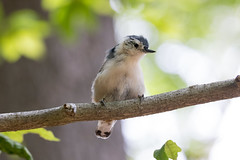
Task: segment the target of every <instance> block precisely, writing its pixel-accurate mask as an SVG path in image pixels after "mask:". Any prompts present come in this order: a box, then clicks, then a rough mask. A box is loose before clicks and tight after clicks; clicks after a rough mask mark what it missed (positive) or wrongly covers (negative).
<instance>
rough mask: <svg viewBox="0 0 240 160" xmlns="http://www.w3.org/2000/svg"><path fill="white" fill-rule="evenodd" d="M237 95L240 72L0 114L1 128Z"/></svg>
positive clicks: (140, 112) (125, 114)
mask: <svg viewBox="0 0 240 160" xmlns="http://www.w3.org/2000/svg"><path fill="white" fill-rule="evenodd" d="M239 96H240V75H239V76H237V77H236V78H235V79H231V80H227V81H220V82H214V83H209V84H203V85H194V86H190V87H188V88H184V89H180V90H176V91H171V92H167V93H162V94H159V95H155V96H149V97H146V98H144V100H143V101H142V102H141V104H140V101H139V99H132V100H126V101H118V102H109V103H106V106H101V104H97V105H96V104H92V103H77V104H74V103H67V104H64V105H63V106H59V107H54V108H50V109H43V110H35V111H27V112H16V113H3V114H0V132H3V131H16V130H23V129H32V128H40V127H48V126H58V125H64V124H68V123H71V122H76V121H92V120H109V119H116V120H120V119H126V118H132V117H138V116H145V115H150V114H155V113H160V112H166V111H171V110H175V109H179V108H183V107H187V106H192V105H196V104H203V103H208V102H213V101H218V100H224V99H230V98H234V97H239Z"/></svg>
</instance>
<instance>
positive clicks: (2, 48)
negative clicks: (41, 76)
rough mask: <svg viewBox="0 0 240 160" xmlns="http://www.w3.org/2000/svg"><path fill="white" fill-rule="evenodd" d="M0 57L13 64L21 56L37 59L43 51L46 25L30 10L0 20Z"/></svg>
mask: <svg viewBox="0 0 240 160" xmlns="http://www.w3.org/2000/svg"><path fill="white" fill-rule="evenodd" d="M0 20H1V21H0V31H1V32H0V56H1V57H2V58H3V59H5V60H7V61H9V62H15V61H17V60H18V59H19V58H20V57H21V56H25V57H27V58H31V59H39V58H40V57H41V56H42V54H43V53H44V51H45V44H44V41H43V40H44V38H45V37H46V36H47V35H48V33H49V32H48V25H47V23H46V22H45V21H42V20H39V18H38V16H37V14H36V13H35V12H33V11H32V10H21V11H16V12H14V13H12V14H11V15H10V16H8V17H3V18H1V19H0Z"/></svg>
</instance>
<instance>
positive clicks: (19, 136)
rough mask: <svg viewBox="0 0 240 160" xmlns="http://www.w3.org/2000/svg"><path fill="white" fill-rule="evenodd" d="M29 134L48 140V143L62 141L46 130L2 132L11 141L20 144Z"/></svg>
mask: <svg viewBox="0 0 240 160" xmlns="http://www.w3.org/2000/svg"><path fill="white" fill-rule="evenodd" d="M28 133H34V134H38V135H39V136H40V137H42V138H43V139H45V140H48V141H60V139H58V138H56V137H55V136H54V134H53V133H52V131H48V130H46V129H44V128H37V129H30V130H21V131H11V132H2V134H4V135H6V136H8V137H9V138H10V139H12V140H14V141H17V142H20V143H21V142H23V135H25V134H28Z"/></svg>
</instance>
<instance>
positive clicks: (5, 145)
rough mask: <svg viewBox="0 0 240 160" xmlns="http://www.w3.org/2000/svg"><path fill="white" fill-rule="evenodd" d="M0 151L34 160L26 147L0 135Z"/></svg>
mask: <svg viewBox="0 0 240 160" xmlns="http://www.w3.org/2000/svg"><path fill="white" fill-rule="evenodd" d="M0 150H1V151H3V152H5V153H8V154H15V155H18V156H19V157H22V158H25V159H26V160H33V157H32V155H31V153H30V152H29V150H28V149H27V148H26V147H25V146H24V145H22V144H21V143H19V142H16V141H13V140H12V139H10V138H9V137H7V136H5V135H3V134H0Z"/></svg>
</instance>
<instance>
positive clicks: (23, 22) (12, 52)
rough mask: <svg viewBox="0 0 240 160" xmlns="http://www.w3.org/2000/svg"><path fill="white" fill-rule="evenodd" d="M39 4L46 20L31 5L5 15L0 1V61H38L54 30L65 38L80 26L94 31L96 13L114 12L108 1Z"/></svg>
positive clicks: (45, 1)
mask: <svg viewBox="0 0 240 160" xmlns="http://www.w3.org/2000/svg"><path fill="white" fill-rule="evenodd" d="M42 7H43V9H45V10H46V11H47V12H48V14H49V19H47V20H44V19H40V18H39V15H38V14H37V13H36V12H35V11H33V10H31V9H30V8H29V9H25V10H18V11H15V12H13V13H11V14H10V15H9V16H5V15H4V8H3V6H2V4H1V2H0V62H1V60H6V61H8V62H16V61H17V60H18V59H19V58H20V57H21V56H25V57H27V58H30V59H34V60H37V59H39V58H41V57H42V56H43V54H44V53H45V51H46V48H45V43H44V39H45V38H47V37H48V36H49V35H50V34H51V33H54V31H55V30H56V31H57V32H56V33H57V34H58V35H61V36H62V37H63V38H64V39H66V38H72V37H73V38H74V37H76V35H77V34H76V33H78V32H79V31H80V30H81V28H83V29H85V30H86V29H88V30H93V29H94V28H95V27H96V26H97V20H98V16H99V15H112V14H113V10H112V9H111V7H110V4H109V1H107V0H102V1H98V0H92V1H88V0H51V1H48V0H42ZM103 8H104V9H103ZM83 29H82V30H83Z"/></svg>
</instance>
